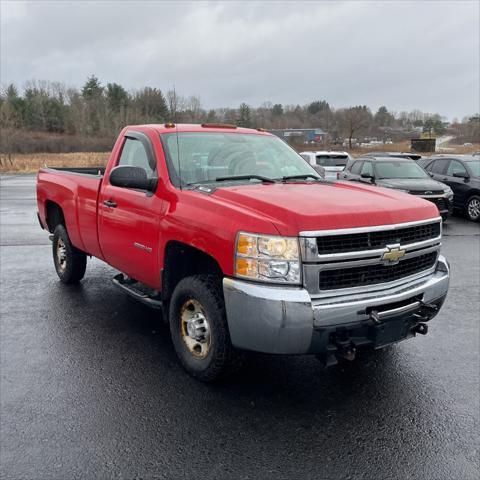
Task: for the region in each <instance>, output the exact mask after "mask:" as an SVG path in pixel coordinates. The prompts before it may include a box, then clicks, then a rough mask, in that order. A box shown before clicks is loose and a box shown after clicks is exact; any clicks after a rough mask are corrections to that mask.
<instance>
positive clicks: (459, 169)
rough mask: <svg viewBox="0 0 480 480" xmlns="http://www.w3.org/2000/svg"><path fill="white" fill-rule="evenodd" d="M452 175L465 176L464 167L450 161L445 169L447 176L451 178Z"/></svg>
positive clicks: (454, 161)
mask: <svg viewBox="0 0 480 480" xmlns="http://www.w3.org/2000/svg"><path fill="white" fill-rule="evenodd" d="M454 173H461V174H462V175H467V171H466V170H465V167H464V166H463V165H462V164H461V163H460V162H459V161H457V160H452V161H451V162H450V165H449V166H448V169H447V176H449V177H453V174H454Z"/></svg>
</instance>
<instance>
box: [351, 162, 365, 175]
mask: <svg viewBox="0 0 480 480" xmlns="http://www.w3.org/2000/svg"><path fill="white" fill-rule="evenodd" d="M362 164H363V162H355V163H354V164H353V165H352V168H351V169H350V171H351V172H352V173H353V174H355V175H360V170H361V169H362Z"/></svg>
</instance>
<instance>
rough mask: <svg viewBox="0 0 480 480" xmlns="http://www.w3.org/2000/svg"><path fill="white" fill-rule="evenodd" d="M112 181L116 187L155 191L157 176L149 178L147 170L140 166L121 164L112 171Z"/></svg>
mask: <svg viewBox="0 0 480 480" xmlns="http://www.w3.org/2000/svg"><path fill="white" fill-rule="evenodd" d="M109 180H110V183H111V184H112V185H114V186H115V187H123V188H134V189H137V190H147V191H148V192H153V191H155V188H156V186H157V179H156V178H148V177H147V172H145V170H144V169H143V168H140V167H132V166H130V165H120V166H118V167H115V168H113V169H112V171H111V172H110V178H109Z"/></svg>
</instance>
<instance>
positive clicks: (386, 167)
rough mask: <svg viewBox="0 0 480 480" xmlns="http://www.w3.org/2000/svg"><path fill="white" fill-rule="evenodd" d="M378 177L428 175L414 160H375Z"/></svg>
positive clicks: (421, 176) (417, 176)
mask: <svg viewBox="0 0 480 480" xmlns="http://www.w3.org/2000/svg"><path fill="white" fill-rule="evenodd" d="M375 170H376V171H377V176H378V178H425V177H428V175H427V174H426V173H425V170H424V169H423V168H422V167H420V166H419V165H418V164H417V163H416V162H415V161H414V160H410V161H398V160H397V161H393V162H387V161H381V162H375Z"/></svg>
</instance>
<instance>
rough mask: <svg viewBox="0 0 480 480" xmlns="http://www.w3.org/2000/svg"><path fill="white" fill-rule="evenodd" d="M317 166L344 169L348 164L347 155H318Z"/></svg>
mask: <svg viewBox="0 0 480 480" xmlns="http://www.w3.org/2000/svg"><path fill="white" fill-rule="evenodd" d="M316 161H317V165H320V166H322V167H344V166H345V165H346V164H347V161H348V157H347V156H346V155H334V156H333V155H317V156H316Z"/></svg>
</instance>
